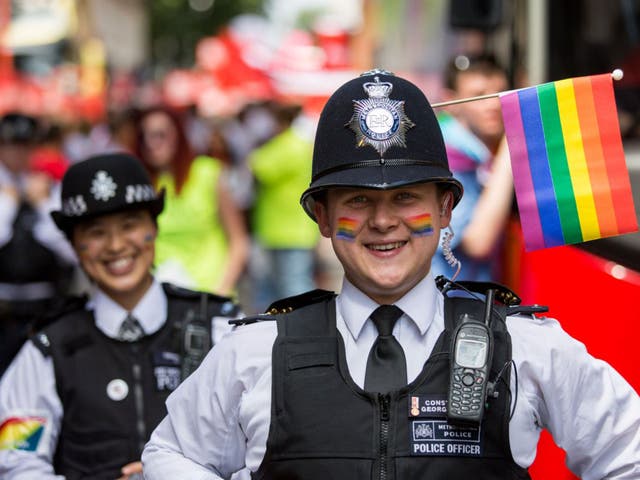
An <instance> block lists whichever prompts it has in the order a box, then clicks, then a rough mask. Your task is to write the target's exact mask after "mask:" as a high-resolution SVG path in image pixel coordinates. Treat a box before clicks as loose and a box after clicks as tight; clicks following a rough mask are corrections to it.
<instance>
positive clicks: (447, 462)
mask: <svg viewBox="0 0 640 480" xmlns="http://www.w3.org/2000/svg"><path fill="white" fill-rule="evenodd" d="M335 308H336V307H335V301H334V300H324V301H322V302H319V303H315V304H313V305H309V306H306V307H303V308H301V309H299V310H295V311H293V312H291V313H288V314H284V315H278V316H277V317H276V318H277V322H278V338H277V340H276V342H275V344H274V349H273V379H272V385H273V386H272V411H271V426H270V431H269V438H268V441H267V451H266V454H265V457H264V460H263V462H262V464H261V466H260V468H259V470H258V472H256V473H255V474H254V475H253V478H257V479H278V480H282V479H287V480H294V479H300V480H328V479H336V480H342V479H352V480H356V479H363V480H364V479H367V480H368V479H386V480H405V479H411V480H418V479H429V480H434V479H436V480H437V479H442V480H445V479H446V480H452V479H463V478H464V479H466V478H472V477H473V478H481V479H483V480H486V479H528V478H529V475H528V473H527V471H526V470H525V469H523V468H521V467H519V466H518V465H517V464H516V463H515V462H514V460H513V458H512V455H511V450H510V446H509V414H510V412H509V407H510V393H509V385H508V383H509V378H510V376H509V362H510V360H511V340H510V337H509V334H508V332H507V329H506V325H505V323H504V320H503V319H504V316H503V317H502V318H501V319H496V318H495V317H496V316H495V315H494V321H493V324H492V330H493V335H494V339H495V341H494V354H493V363H492V367H491V373H490V376H489V378H490V380H492V381H495V379H496V377H498V375H499V372H500V371H501V370H502V372H503V373H502V376H501V378H502V379H503V380H501V381H499V382H497V392H498V397H497V398H491V399H490V400H489V401H488V406H487V408H486V410H485V414H484V418H483V421H482V423H481V425H480V426H479V427H476V428H462V427H457V426H454V425H451V424H449V423H448V422H447V417H446V412H447V392H448V383H449V370H450V355H449V349H450V342H451V336H452V333H453V331H454V329H455V327H456V323H457V322H458V320H459V319H460V318H461V317H462V314H463V313H465V312H475V313H477V314H478V317H479V318H481V317H482V311H483V309H484V304H483V303H482V302H480V301H477V300H469V299H461V298H447V297H445V330H444V331H443V332H442V334H441V335H440V337H439V339H438V341H437V343H436V345H435V347H434V349H433V352H432V354H431V356H430V357H429V359H428V361H427V362H426V363H425V365H424V368H423V369H422V372H421V373H420V374H419V375H418V377H417V378H416V379H415V380H414V381H413V382H411V383H410V384H409V385H407V386H406V387H403V388H402V389H400V390H398V391H394V392H391V393H389V394H386V395H381V394H373V393H368V392H365V391H363V390H362V389H361V388H360V387H358V386H357V385H356V384H355V383H354V382H353V380H352V379H351V376H350V375H349V372H348V367H347V363H346V360H345V349H344V344H343V341H342V338H341V337H340V335H339V333H338V330H337V329H336V322H335Z"/></svg>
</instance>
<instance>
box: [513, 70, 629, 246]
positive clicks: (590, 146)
mask: <svg viewBox="0 0 640 480" xmlns="http://www.w3.org/2000/svg"><path fill="white" fill-rule="evenodd" d="M500 102H501V104H502V115H503V118H504V124H505V132H506V135H507V143H508V145H509V152H510V155H511V166H512V170H513V178H514V186H515V191H516V199H517V202H518V210H519V212H520V220H521V223H522V230H523V235H524V241H525V248H526V250H528V251H531V250H537V249H540V248H547V247H554V246H558V245H565V244H572V243H579V242H585V241H588V240H595V239H597V238H603V237H609V236H613V235H620V234H623V233H630V232H635V231H637V230H638V224H637V219H636V213H635V209H634V205H633V197H632V193H631V184H630V182H629V172H628V170H627V166H626V162H625V157H624V150H623V148H622V139H621V137H620V127H619V124H618V115H617V109H616V104H615V98H614V94H613V81H612V78H611V74H603V75H595V76H591V77H579V78H572V79H567V80H560V81H557V82H552V83H545V84H542V85H538V86H535V87H530V88H525V89H521V90H513V91H509V92H504V93H502V94H500Z"/></svg>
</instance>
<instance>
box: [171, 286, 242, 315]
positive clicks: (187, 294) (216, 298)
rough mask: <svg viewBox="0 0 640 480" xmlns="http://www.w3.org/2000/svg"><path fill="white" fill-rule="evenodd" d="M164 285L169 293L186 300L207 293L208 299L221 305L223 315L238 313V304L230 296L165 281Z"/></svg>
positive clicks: (196, 298) (197, 297)
mask: <svg viewBox="0 0 640 480" xmlns="http://www.w3.org/2000/svg"><path fill="white" fill-rule="evenodd" d="M162 286H163V288H164V291H165V293H166V294H167V295H170V296H172V297H177V298H182V299H185V300H198V299H200V298H202V295H206V297H207V300H208V301H213V302H214V303H217V304H219V305H220V313H221V315H225V316H233V315H235V314H237V313H238V306H237V305H236V304H235V303H234V301H233V299H231V298H230V297H225V296H223V295H217V294H215V293H211V292H204V291H200V290H190V289H188V288H183V287H179V286H178V285H174V284H172V283H166V282H163V283H162Z"/></svg>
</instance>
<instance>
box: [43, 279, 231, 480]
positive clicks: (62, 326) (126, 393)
mask: <svg viewBox="0 0 640 480" xmlns="http://www.w3.org/2000/svg"><path fill="white" fill-rule="evenodd" d="M163 288H164V291H165V293H166V295H167V299H168V312H167V322H166V323H165V324H164V326H163V327H162V328H161V329H160V330H159V331H157V332H156V333H154V334H153V335H148V336H145V337H143V338H141V339H140V340H139V341H136V342H131V343H129V342H121V341H118V340H115V339H112V338H109V337H107V336H106V335H104V334H103V333H102V332H101V331H100V330H99V329H98V328H97V327H96V326H95V321H94V318H93V314H92V313H91V312H89V311H87V310H86V309H85V308H75V309H74V310H72V311H71V312H67V313H65V314H63V315H62V316H61V317H59V319H58V320H57V321H56V322H55V323H53V324H51V325H49V326H48V327H46V328H45V329H44V330H42V331H41V332H39V333H37V334H36V335H34V337H33V338H32V341H33V342H34V344H35V345H36V346H37V347H38V348H39V349H40V350H41V351H42V352H43V353H44V354H45V355H50V356H51V358H52V359H53V365H54V370H55V376H56V387H57V391H58V395H59V397H60V399H61V401H62V406H63V410H64V416H63V418H62V425H61V431H60V436H59V439H58V443H57V449H56V453H55V457H54V467H55V471H56V473H57V474H60V475H64V476H65V478H66V479H67V480H77V479H100V480H101V479H105V480H107V479H109V480H113V479H114V478H119V477H120V476H121V473H120V469H121V468H122V467H123V466H124V465H126V464H128V463H130V462H135V461H139V460H140V455H141V453H142V450H143V447H144V445H145V443H146V442H147V440H148V439H149V436H150V434H151V432H152V431H153V429H154V428H155V427H156V426H157V425H158V424H159V423H160V421H161V420H162V418H164V416H165V415H166V408H165V400H166V398H167V397H168V395H169V394H170V393H171V392H172V391H173V390H175V388H176V387H177V386H178V384H179V383H180V382H181V380H183V378H182V377H183V376H184V374H183V370H182V368H181V366H182V364H183V363H184V360H185V357H186V356H188V354H187V353H186V352H185V351H184V340H185V338H186V337H185V335H184V334H183V332H184V330H185V327H187V325H191V327H193V326H194V325H195V326H196V327H198V328H204V329H206V335H207V338H208V339H209V341H208V345H207V347H208V348H210V346H211V345H210V344H211V340H210V339H211V317H213V316H231V315H235V314H236V313H237V311H236V307H235V305H233V304H232V303H231V301H230V300H229V299H226V298H224V297H217V296H215V295H210V294H204V293H200V292H192V291H190V290H184V289H181V288H177V287H174V286H172V285H167V284H163ZM203 297H204V298H206V314H204V315H206V320H202V317H203V315H202V312H201V311H200V309H201V308H202V305H203V304H204V303H205V302H203ZM198 312H200V316H199V317H198V316H197V313H198ZM194 313H196V315H195V316H194Z"/></svg>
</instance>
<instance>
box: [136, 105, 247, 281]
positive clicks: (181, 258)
mask: <svg viewBox="0 0 640 480" xmlns="http://www.w3.org/2000/svg"><path fill="white" fill-rule="evenodd" d="M138 132H139V135H138V139H139V143H138V153H139V157H140V158H141V160H142V162H143V164H144V165H145V167H146V168H147V170H148V172H149V174H150V175H151V178H152V181H153V183H154V184H155V185H156V187H157V188H164V189H165V190H166V196H167V199H166V205H165V210H164V212H163V213H162V215H160V217H159V218H158V224H159V227H160V234H159V236H158V240H157V256H156V266H157V270H156V274H157V276H158V278H161V279H166V280H169V281H172V282H174V283H177V284H179V285H182V286H185V287H189V288H197V289H200V290H205V291H210V292H217V293H221V294H231V293H233V292H234V290H235V288H236V284H237V282H238V280H239V278H240V276H241V274H242V273H243V271H244V268H245V266H246V263H247V258H248V255H249V236H248V234H247V231H246V225H245V221H244V218H243V216H242V214H241V212H240V210H239V209H238V207H237V206H236V204H235V201H234V199H233V197H232V195H231V194H230V192H229V188H228V185H227V182H226V176H225V168H224V165H223V163H222V162H221V161H219V160H217V159H215V158H212V157H209V156H206V155H198V156H195V155H194V154H193V152H192V149H191V146H190V144H189V141H188V140H187V137H186V135H185V130H184V125H183V123H182V120H181V117H179V116H178V115H177V114H176V113H175V112H173V111H171V110H169V109H167V108H164V107H153V108H150V109H147V110H145V111H144V112H142V113H141V115H140V117H139V119H138Z"/></svg>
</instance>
